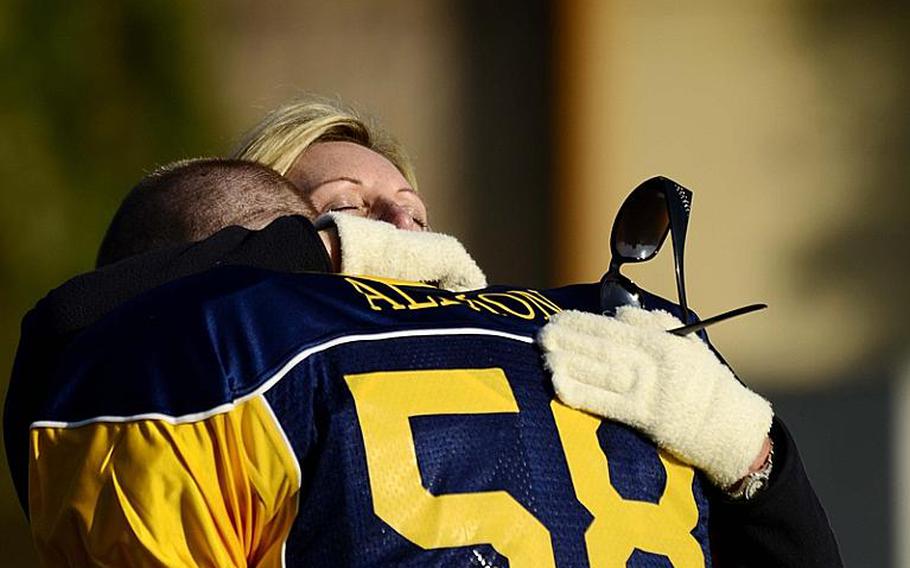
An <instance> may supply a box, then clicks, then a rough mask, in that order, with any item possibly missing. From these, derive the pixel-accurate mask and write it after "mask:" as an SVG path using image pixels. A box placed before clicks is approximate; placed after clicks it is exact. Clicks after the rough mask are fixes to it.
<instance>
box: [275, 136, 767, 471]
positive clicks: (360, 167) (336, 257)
mask: <svg viewBox="0 0 910 568" xmlns="http://www.w3.org/2000/svg"><path fill="white" fill-rule="evenodd" d="M285 177H287V178H288V179H290V180H291V182H292V183H293V184H294V185H295V186H297V188H298V189H299V190H300V191H301V193H302V196H303V197H304V199H305V200H306V202H307V205H308V207H310V208H311V209H312V211H314V212H315V214H316V215H317V216H318V215H322V214H323V213H329V212H332V211H341V212H344V213H349V214H352V215H359V216H362V217H368V218H370V219H378V220H380V221H385V222H387V223H391V224H392V225H395V226H396V227H398V228H399V229H405V230H410V231H422V230H427V228H428V225H427V208H426V205H425V204H424V203H423V200H422V199H421V198H420V196H419V195H418V194H417V192H415V191H414V189H413V188H412V187H411V185H410V184H409V183H408V181H407V180H406V179H405V177H404V176H403V175H402V174H401V172H400V171H398V169H397V168H396V167H395V166H394V165H393V164H392V163H391V162H390V161H389V160H388V159H386V158H385V157H383V156H381V155H380V154H377V153H376V152H373V151H372V150H370V149H368V148H365V147H363V146H360V145H359V144H354V143H352V142H320V143H318V144H314V145H313V146H311V147H310V148H308V149H307V150H306V151H305V152H304V153H303V154H301V155H300V156H299V157H298V158H297V160H296V161H295V162H294V164H293V165H292V166H291V169H290V170H288V172H287V173H286V174H285ZM320 236H321V237H322V240H323V242H324V243H325V245H326V249H327V250H328V251H329V256H330V257H331V259H332V263H333V265H334V269H335V271H336V272H337V271H339V270H340V262H341V260H340V257H341V255H340V245H339V241H338V235H337V233H336V232H335V231H334V230H330V231H321V232H320ZM770 446H771V440H770V439H769V438H766V439H765V442H764V444H763V445H762V447H761V450H760V451H759V454H758V456H757V457H756V458H755V461H754V462H753V464H752V466H751V468H750V469H749V472H750V473H751V472H754V471H758V470H759V469H761V467H762V466H763V465H764V463H765V460H766V459H767V455H768V451H769V449H770Z"/></svg>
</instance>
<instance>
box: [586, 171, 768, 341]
mask: <svg viewBox="0 0 910 568" xmlns="http://www.w3.org/2000/svg"><path fill="white" fill-rule="evenodd" d="M691 210H692V192H691V191H690V190H688V189H686V188H685V187H683V186H681V185H680V184H678V183H676V182H675V181H673V180H671V179H669V178H665V177H662V176H657V177H653V178H651V179H648V180H645V181H644V182H642V183H641V184H640V185H639V186H638V187H636V188H635V189H634V190H632V193H630V194H629V196H628V197H627V198H626V200H625V201H624V202H623V204H622V206H621V207H620V208H619V212H618V213H617V214H616V219H615V220H614V221H613V230H612V232H611V233H610V253H611V258H610V267H609V269H608V270H607V272H606V274H604V276H603V278H601V281H600V306H601V310H603V313H604V314H606V315H614V314H615V313H616V310H617V309H618V308H619V307H620V306H636V307H641V299H642V296H641V289H640V288H639V287H638V286H637V285H636V284H635V283H634V282H632V281H631V280H630V279H629V278H627V277H626V276H624V275H623V274H622V273H621V272H620V267H621V266H622V265H623V264H627V263H637V262H645V261H648V260H651V259H652V258H654V257H655V256H656V255H657V253H658V251H660V248H661V246H662V245H663V244H664V241H666V240H667V235H670V236H671V239H672V242H673V264H674V266H675V269H676V293H677V297H678V300H679V307H680V311H681V313H682V321H683V324H684V325H683V326H682V327H679V328H676V329H671V330H669V331H670V332H671V333H675V334H676V335H686V334H689V333H692V332H695V331H699V330H701V329H704V328H706V327H708V326H709V325H712V324H715V323H718V322H721V321H724V320H728V319H730V318H733V317H736V316H741V315H743V314H747V313H750V312H754V311H757V310H761V309H764V308H767V307H768V306H767V305H766V304H751V305H748V306H743V307H741V308H737V309H735V310H730V311H728V312H724V313H722V314H719V315H716V316H714V317H711V318H708V319H704V320H700V321H696V322H694V323H690V321H691V316H690V313H689V307H688V302H687V301H686V281H685V271H684V270H683V261H684V253H685V245H686V232H687V229H688V227H689V214H690V212H691Z"/></svg>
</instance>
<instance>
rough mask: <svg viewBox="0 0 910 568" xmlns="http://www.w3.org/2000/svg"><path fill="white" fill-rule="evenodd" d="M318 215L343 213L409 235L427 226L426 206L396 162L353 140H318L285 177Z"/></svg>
mask: <svg viewBox="0 0 910 568" xmlns="http://www.w3.org/2000/svg"><path fill="white" fill-rule="evenodd" d="M285 177H287V178H288V179H289V180H291V182H292V183H293V184H294V185H296V186H297V188H298V189H299V190H300V191H301V192H302V193H303V197H304V199H306V200H307V202H308V204H309V205H310V206H311V207H312V208H313V209H314V210H315V212H316V214H317V215H321V214H323V213H329V212H331V211H342V212H345V213H350V214H352V215H359V216H361V217H369V218H370V219H378V220H380V221H386V222H387V223H391V224H393V225H395V226H396V227H398V228H399V229H406V230H410V231H422V230H426V228H427V208H426V206H425V205H424V203H423V200H422V199H421V198H420V196H419V195H417V192H416V191H414V189H413V188H412V187H411V185H410V184H409V183H408V181H407V180H406V179H405V177H404V176H403V175H402V174H401V172H399V171H398V168H396V167H395V166H394V165H392V162H390V161H389V160H387V159H386V158H384V157H383V156H381V155H379V154H377V153H376V152H373V151H372V150H369V149H367V148H365V147H363V146H361V145H359V144H354V143H353V142H320V143H318V144H314V145H312V146H310V147H309V148H308V149H307V150H306V151H305V152H303V153H302V154H301V155H300V156H299V157H298V158H297V160H296V161H295V162H294V164H293V165H292V166H291V169H290V170H288V172H287V173H286V174H285Z"/></svg>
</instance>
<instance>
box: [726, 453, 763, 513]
mask: <svg viewBox="0 0 910 568" xmlns="http://www.w3.org/2000/svg"><path fill="white" fill-rule="evenodd" d="M772 467H774V442H771V444H770V446H769V447H768V457H766V458H765V463H763V464H762V466H761V468H760V469H758V470H757V471H753V472H752V473H750V474H748V475H746V477H744V478H743V480H742V481H740V482H739V483H738V484H737V485H736V488H735V489H733V490H731V491H727V496H728V497H730V498H731V499H733V500H736V501H748V500H749V499H752V498H753V497H755V496H756V495H758V494H759V493H760V492H761V491H762V489H764V488H765V487H767V486H768V483H769V482H770V481H771V468H772Z"/></svg>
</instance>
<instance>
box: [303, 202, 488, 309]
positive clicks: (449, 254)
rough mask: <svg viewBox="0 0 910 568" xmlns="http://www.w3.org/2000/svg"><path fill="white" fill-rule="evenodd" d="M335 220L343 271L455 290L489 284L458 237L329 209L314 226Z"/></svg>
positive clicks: (327, 223) (473, 288) (318, 226)
mask: <svg viewBox="0 0 910 568" xmlns="http://www.w3.org/2000/svg"><path fill="white" fill-rule="evenodd" d="M331 224H334V225H335V227H336V228H337V229H338V239H339V240H340V241H341V272H342V273H344V274H361V275H365V276H379V277H383V278H394V279H398V280H411V281H418V282H433V283H436V284H437V285H438V286H439V287H440V288H444V289H446V290H451V291H455V292H462V291H465V290H476V289H478V288H485V287H486V285H487V278H486V276H484V274H483V272H482V271H481V270H480V268H479V267H478V266H477V263H476V262H474V259H473V258H471V255H469V254H468V251H466V250H465V248H464V246H462V244H461V243H460V242H458V240H457V239H456V238H455V237H451V236H449V235H444V234H442V233H431V232H427V231H404V230H401V229H398V228H396V227H395V226H394V225H392V224H390V223H386V222H383V221H375V220H372V219H366V218H364V217H357V216H354V215H346V214H344V213H327V214H325V215H322V216H321V217H320V218H319V219H317V220H316V223H315V225H316V228H317V229H322V228H325V227H326V226H328V225H331Z"/></svg>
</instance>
